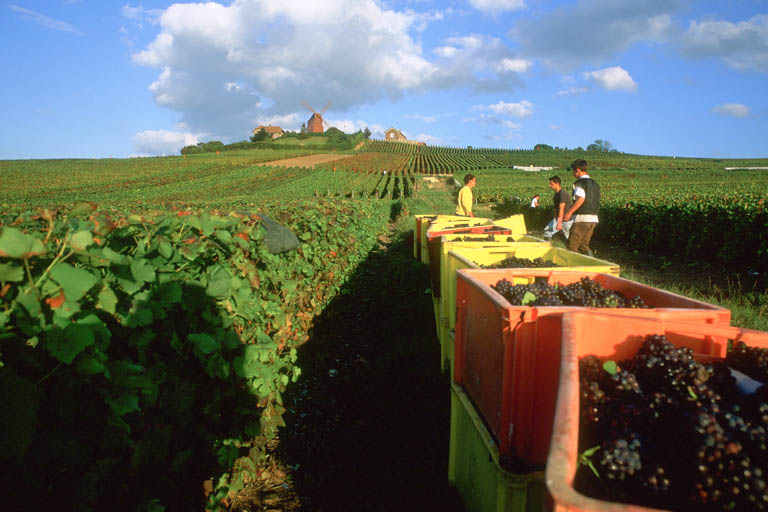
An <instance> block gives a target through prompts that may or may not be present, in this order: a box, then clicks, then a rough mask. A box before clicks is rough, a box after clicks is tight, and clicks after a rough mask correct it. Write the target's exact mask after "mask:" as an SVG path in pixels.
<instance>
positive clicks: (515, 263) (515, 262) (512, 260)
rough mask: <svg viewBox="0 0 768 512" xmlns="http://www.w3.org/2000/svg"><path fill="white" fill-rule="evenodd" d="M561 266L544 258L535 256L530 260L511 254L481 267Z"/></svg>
mask: <svg viewBox="0 0 768 512" xmlns="http://www.w3.org/2000/svg"><path fill="white" fill-rule="evenodd" d="M559 266H560V265H558V264H557V263H555V262H553V261H549V260H543V259H542V258H534V259H532V260H529V259H527V258H516V257H515V256H510V257H509V258H504V259H503V260H501V261H500V262H498V263H495V264H493V265H480V268H548V267H559Z"/></svg>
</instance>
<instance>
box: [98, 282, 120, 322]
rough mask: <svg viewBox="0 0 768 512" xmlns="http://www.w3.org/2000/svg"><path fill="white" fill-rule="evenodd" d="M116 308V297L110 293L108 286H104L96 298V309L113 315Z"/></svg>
mask: <svg viewBox="0 0 768 512" xmlns="http://www.w3.org/2000/svg"><path fill="white" fill-rule="evenodd" d="M116 306H117V295H115V292H114V291H112V288H110V287H109V286H104V288H102V289H101V291H100V292H99V296H98V297H97V302H96V307H97V308H99V309H102V310H104V311H106V312H107V313H111V314H113V315H114V314H115V311H116Z"/></svg>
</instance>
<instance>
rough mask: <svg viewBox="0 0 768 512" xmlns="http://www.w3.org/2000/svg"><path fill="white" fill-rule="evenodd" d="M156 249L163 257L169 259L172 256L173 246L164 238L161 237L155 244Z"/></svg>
mask: <svg viewBox="0 0 768 512" xmlns="http://www.w3.org/2000/svg"><path fill="white" fill-rule="evenodd" d="M157 250H158V252H159V253H160V254H161V255H162V256H163V258H165V259H170V258H171V256H173V246H172V245H171V243H170V242H169V241H168V240H167V239H165V238H163V239H161V240H160V242H159V243H158V244H157Z"/></svg>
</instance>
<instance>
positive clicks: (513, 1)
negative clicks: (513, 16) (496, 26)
mask: <svg viewBox="0 0 768 512" xmlns="http://www.w3.org/2000/svg"><path fill="white" fill-rule="evenodd" d="M469 5H471V6H472V7H474V8H475V9H477V10H479V11H483V12H491V13H496V12H502V11H517V10H520V9H525V1H524V0H469Z"/></svg>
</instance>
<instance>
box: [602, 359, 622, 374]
mask: <svg viewBox="0 0 768 512" xmlns="http://www.w3.org/2000/svg"><path fill="white" fill-rule="evenodd" d="M603 370H605V371H606V372H608V373H610V374H611V375H616V373H618V371H619V367H618V366H617V365H616V361H606V362H604V363H603Z"/></svg>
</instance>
